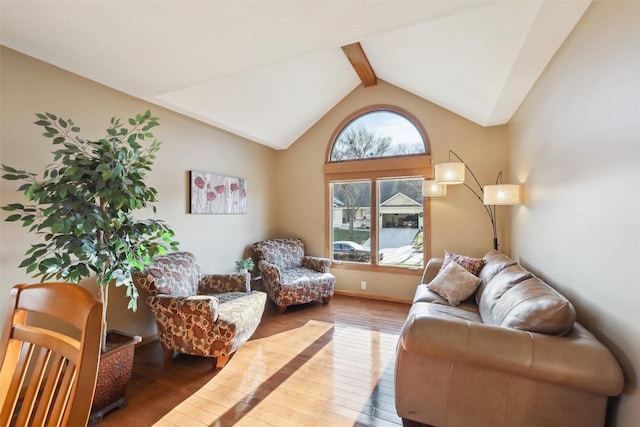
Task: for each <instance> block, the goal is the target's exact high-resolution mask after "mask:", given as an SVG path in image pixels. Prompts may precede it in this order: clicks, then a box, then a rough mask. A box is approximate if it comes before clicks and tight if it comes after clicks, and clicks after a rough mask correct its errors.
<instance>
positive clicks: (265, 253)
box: [253, 239, 304, 270]
mask: <svg viewBox="0 0 640 427" xmlns="http://www.w3.org/2000/svg"><path fill="white" fill-rule="evenodd" d="M253 250H254V252H255V253H256V256H257V257H258V259H259V260H265V261H267V262H269V263H271V264H275V265H276V266H277V267H278V268H280V269H284V270H286V269H288V268H293V267H299V266H300V263H301V262H302V257H303V256H304V243H303V242H302V240H301V239H271V240H263V241H261V242H256V243H254V244H253Z"/></svg>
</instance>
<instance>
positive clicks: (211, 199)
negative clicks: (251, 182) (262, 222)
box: [189, 171, 247, 214]
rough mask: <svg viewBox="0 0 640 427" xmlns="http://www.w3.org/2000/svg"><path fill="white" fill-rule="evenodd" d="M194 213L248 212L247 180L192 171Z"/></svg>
mask: <svg viewBox="0 0 640 427" xmlns="http://www.w3.org/2000/svg"><path fill="white" fill-rule="evenodd" d="M189 176H190V181H191V184H190V190H191V194H190V196H191V201H190V202H191V203H190V205H191V210H190V212H191V213H192V214H246V213H247V182H246V180H245V179H243V178H234V177H230V176H224V175H216V174H213V173H209V172H200V171H190V173H189Z"/></svg>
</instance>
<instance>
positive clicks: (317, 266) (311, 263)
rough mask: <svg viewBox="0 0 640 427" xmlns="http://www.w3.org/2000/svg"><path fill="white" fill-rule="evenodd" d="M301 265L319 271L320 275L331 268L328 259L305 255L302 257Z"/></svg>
mask: <svg viewBox="0 0 640 427" xmlns="http://www.w3.org/2000/svg"><path fill="white" fill-rule="evenodd" d="M301 264H302V266H303V267H306V268H308V269H311V270H315V271H319V272H320V273H328V272H329V268H330V267H331V260H330V259H329V258H322V257H315V256H308V255H305V256H303V257H302V260H301Z"/></svg>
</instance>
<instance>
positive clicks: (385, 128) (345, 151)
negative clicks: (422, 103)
mask: <svg viewBox="0 0 640 427" xmlns="http://www.w3.org/2000/svg"><path fill="white" fill-rule="evenodd" d="M424 153H425V144H424V141H423V138H422V135H421V134H420V132H419V131H418V129H417V128H416V127H415V125H414V124H413V123H411V121H409V120H408V119H407V118H406V117H404V116H402V115H400V114H398V113H395V112H392V111H386V110H378V111H372V112H369V113H365V114H363V115H361V116H359V117H357V118H356V119H355V120H353V121H351V122H350V123H349V124H348V125H347V126H345V127H344V128H343V129H342V131H341V132H340V133H339V134H338V136H337V138H336V140H335V142H334V144H333V147H332V149H331V159H330V160H331V161H341V160H355V159H371V158H379V157H391V156H402V155H407V154H424Z"/></svg>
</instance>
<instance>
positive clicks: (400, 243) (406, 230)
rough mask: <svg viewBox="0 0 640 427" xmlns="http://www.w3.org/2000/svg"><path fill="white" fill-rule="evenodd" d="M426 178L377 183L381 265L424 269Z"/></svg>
mask: <svg viewBox="0 0 640 427" xmlns="http://www.w3.org/2000/svg"><path fill="white" fill-rule="evenodd" d="M422 182H423V179H422V178H419V179H415V178H412V179H383V180H379V181H378V197H377V200H379V203H378V207H377V210H378V212H379V217H380V221H379V222H378V239H377V240H378V248H379V252H380V264H381V265H385V266H394V267H408V268H412V267H413V268H421V267H422V263H423V260H424V255H423V241H424V232H423V231H424V221H423V218H424V207H423V200H424V199H423V197H422Z"/></svg>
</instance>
